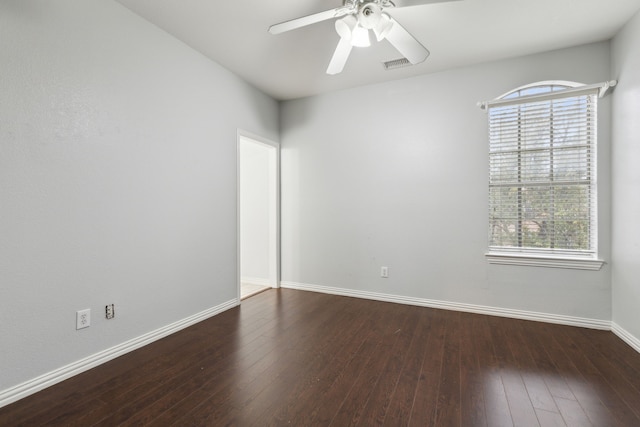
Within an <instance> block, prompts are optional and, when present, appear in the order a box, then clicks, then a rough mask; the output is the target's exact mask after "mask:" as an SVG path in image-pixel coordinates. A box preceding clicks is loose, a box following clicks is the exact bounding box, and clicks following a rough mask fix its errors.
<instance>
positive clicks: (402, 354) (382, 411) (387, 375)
mask: <svg viewBox="0 0 640 427" xmlns="http://www.w3.org/2000/svg"><path fill="white" fill-rule="evenodd" d="M406 309H407V312H408V315H407V320H406V322H405V324H404V326H403V327H402V328H401V329H400V330H398V331H397V333H398V338H397V341H396V342H395V344H394V345H393V346H392V347H391V348H390V349H389V351H390V356H389V359H388V361H387V364H386V365H385V367H384V368H383V369H382V372H381V375H380V378H379V379H378V383H377V384H376V386H375V388H374V389H373V390H372V392H371V396H369V400H368V401H367V405H366V406H365V408H364V410H363V414H362V417H361V419H360V421H359V423H358V425H359V426H362V427H368V426H374V425H382V424H383V423H384V419H385V416H386V413H387V410H388V409H389V405H390V404H391V397H392V396H393V392H394V391H395V389H396V386H397V384H398V381H399V379H400V375H401V373H402V368H403V367H404V364H405V361H406V359H407V355H408V354H409V352H410V351H411V350H410V349H411V342H412V339H413V338H414V336H415V331H416V329H417V328H418V322H419V320H420V311H421V310H420V309H418V308H416V307H407V308H406Z"/></svg>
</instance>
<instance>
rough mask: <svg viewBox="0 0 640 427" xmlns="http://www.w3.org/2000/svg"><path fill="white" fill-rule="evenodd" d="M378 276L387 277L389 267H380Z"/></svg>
mask: <svg viewBox="0 0 640 427" xmlns="http://www.w3.org/2000/svg"><path fill="white" fill-rule="evenodd" d="M380 277H383V278H385V279H386V278H387V277H389V267H380Z"/></svg>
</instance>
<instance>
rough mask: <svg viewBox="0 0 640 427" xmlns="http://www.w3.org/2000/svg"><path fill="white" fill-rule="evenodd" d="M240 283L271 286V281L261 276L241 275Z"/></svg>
mask: <svg viewBox="0 0 640 427" xmlns="http://www.w3.org/2000/svg"><path fill="white" fill-rule="evenodd" d="M240 283H246V284H247V285H256V286H269V287H271V281H269V279H265V278H262V277H241V278H240Z"/></svg>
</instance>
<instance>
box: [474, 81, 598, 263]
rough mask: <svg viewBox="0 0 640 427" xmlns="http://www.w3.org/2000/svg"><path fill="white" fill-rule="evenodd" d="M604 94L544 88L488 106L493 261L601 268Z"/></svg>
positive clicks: (593, 89)
mask: <svg viewBox="0 0 640 427" xmlns="http://www.w3.org/2000/svg"><path fill="white" fill-rule="evenodd" d="M599 89H600V87H598V86H579V85H576V84H573V83H568V82H543V83H537V84H534V85H528V86H524V87H521V88H518V89H516V90H514V91H511V92H509V93H507V94H505V95H503V96H502V97H500V98H498V99H497V100H495V101H491V102H489V103H487V104H486V106H487V108H488V114H489V254H487V255H488V257H489V261H490V262H495V263H501V264H504V263H507V264H526V265H542V266H550V267H568V268H587V269H599V268H600V267H601V265H602V262H600V261H598V262H593V261H595V260H596V258H597V234H598V233H597V231H598V230H597V227H598V226H597V191H596V177H597V174H596V172H597V168H596V164H597V150H596V139H597V108H598V94H599ZM580 260H584V261H586V262H580ZM590 261H591V263H590Z"/></svg>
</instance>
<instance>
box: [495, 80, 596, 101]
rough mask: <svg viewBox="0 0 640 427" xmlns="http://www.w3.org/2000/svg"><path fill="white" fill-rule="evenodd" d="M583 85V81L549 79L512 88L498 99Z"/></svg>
mask: <svg viewBox="0 0 640 427" xmlns="http://www.w3.org/2000/svg"><path fill="white" fill-rule="evenodd" d="M581 86H585V85H584V84H582V83H576V82H569V81H564V80H547V81H543V82H537V83H530V84H527V85H524V86H520V87H519V88H516V89H513V90H510V91H509V92H507V93H505V94H503V95H501V96H499V97H497V98H496V99H515V98H520V97H522V96H530V95H541V94H543V93H549V92H557V91H560V90H565V89H571V88H577V87H581Z"/></svg>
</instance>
